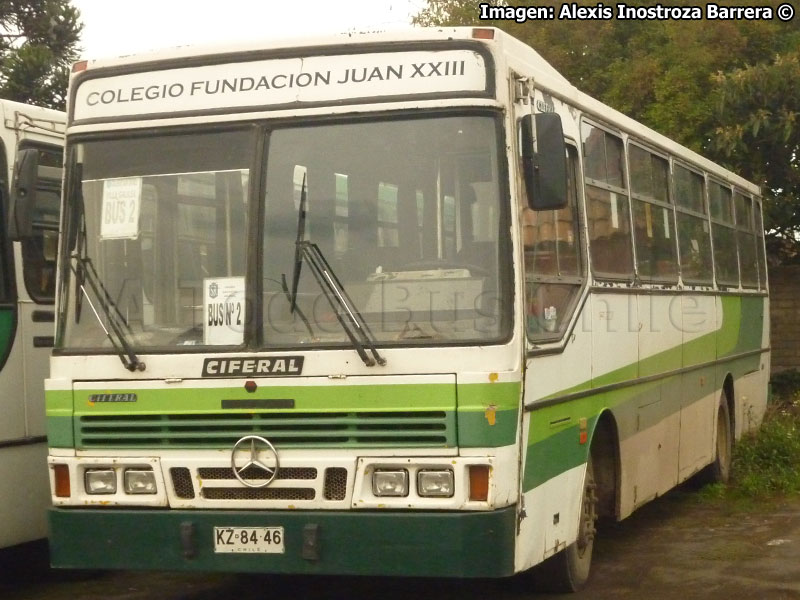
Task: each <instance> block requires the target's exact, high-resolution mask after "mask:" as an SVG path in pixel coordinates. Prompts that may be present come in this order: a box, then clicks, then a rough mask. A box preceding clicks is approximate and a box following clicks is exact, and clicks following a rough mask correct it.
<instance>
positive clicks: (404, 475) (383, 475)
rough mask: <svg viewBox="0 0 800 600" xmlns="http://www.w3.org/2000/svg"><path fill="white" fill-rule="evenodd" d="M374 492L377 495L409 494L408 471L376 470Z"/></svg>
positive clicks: (373, 483) (373, 482)
mask: <svg viewBox="0 0 800 600" xmlns="http://www.w3.org/2000/svg"><path fill="white" fill-rule="evenodd" d="M372 493H373V494H375V495H376V496H408V471H406V470H405V469H401V470H399V471H375V472H374V473H373V474H372Z"/></svg>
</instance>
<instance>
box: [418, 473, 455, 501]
mask: <svg viewBox="0 0 800 600" xmlns="http://www.w3.org/2000/svg"><path fill="white" fill-rule="evenodd" d="M454 491H455V486H454V485H453V472H452V471H450V470H446V471H419V472H418V473H417V493H418V494H419V495H420V496H436V497H439V498H450V497H452V496H453V492H454Z"/></svg>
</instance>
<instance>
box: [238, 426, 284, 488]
mask: <svg viewBox="0 0 800 600" xmlns="http://www.w3.org/2000/svg"><path fill="white" fill-rule="evenodd" d="M237 457H239V459H240V460H239V461H238V463H242V462H244V464H242V465H241V466H238V463H237V460H236V458H237ZM245 457H246V458H247V460H246V461H245V460H244V459H245ZM250 467H253V469H252V470H251V471H249V472H248V473H247V475H248V477H249V478H250V479H253V481H248V480H247V479H245V478H244V473H245V472H246V471H248V469H250ZM231 469H233V475H234V476H235V477H236V479H238V480H239V481H241V482H242V483H243V484H244V485H246V486H247V487H251V488H262V487H266V486H268V485H269V484H270V483H272V480H273V479H275V477H276V476H277V475H278V451H277V450H275V446H273V445H272V444H270V443H269V442H268V441H267V440H265V439H264V438H263V437H260V436H258V435H246V436H244V437H243V438H242V439H240V440H239V441H238V442H236V444H234V446H233V452H231ZM253 470H256V471H262V472H263V473H264V476H263V477H261V476H256V477H253V472H252V471H253Z"/></svg>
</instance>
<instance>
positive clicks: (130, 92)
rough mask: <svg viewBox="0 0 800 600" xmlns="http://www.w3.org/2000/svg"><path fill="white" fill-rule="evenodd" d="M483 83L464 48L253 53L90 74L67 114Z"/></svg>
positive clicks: (204, 107)
mask: <svg viewBox="0 0 800 600" xmlns="http://www.w3.org/2000/svg"><path fill="white" fill-rule="evenodd" d="M90 73H91V71H90ZM487 82H488V79H487V73H486V64H485V61H484V59H483V57H482V56H481V55H480V54H479V53H478V52H475V51H473V50H465V49H459V50H440V51H414V52H374V53H365V54H347V55H337V56H310V57H303V58H285V59H268V60H253V61H247V62H234V63H225V64H214V65H202V66H197V67H183V68H175V69H162V70H158V71H149V72H146V73H130V74H126V75H115V76H111V77H100V76H98V77H94V78H89V79H86V80H85V81H83V82H81V83H80V84H79V86H78V89H77V92H76V95H75V101H74V103H73V106H74V115H73V117H74V120H75V121H81V120H86V119H98V118H122V117H138V116H145V115H164V114H176V113H187V112H202V111H209V110H226V109H249V110H253V109H256V108H270V107H277V106H297V105H298V104H304V103H305V104H307V103H326V102H338V101H342V100H348V99H356V98H358V99H360V101H361V102H364V101H370V100H372V99H374V100H379V99H380V98H382V97H393V96H419V95H431V94H447V93H473V94H475V95H480V94H482V93H484V92H485V91H486V89H487Z"/></svg>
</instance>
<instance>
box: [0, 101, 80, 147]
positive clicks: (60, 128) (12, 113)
mask: <svg viewBox="0 0 800 600" xmlns="http://www.w3.org/2000/svg"><path fill="white" fill-rule="evenodd" d="M0 118H2V119H3V121H2V122H3V125H4V126H5V127H6V128H8V129H12V130H14V131H19V132H22V131H30V132H35V133H39V134H42V135H48V136H54V137H59V138H61V137H63V136H64V130H65V127H66V125H65V123H66V114H65V113H64V112H62V111H59V110H54V109H52V108H44V107H41V106H33V105H30V104H24V103H22V102H15V101H13V100H4V99H0Z"/></svg>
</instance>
